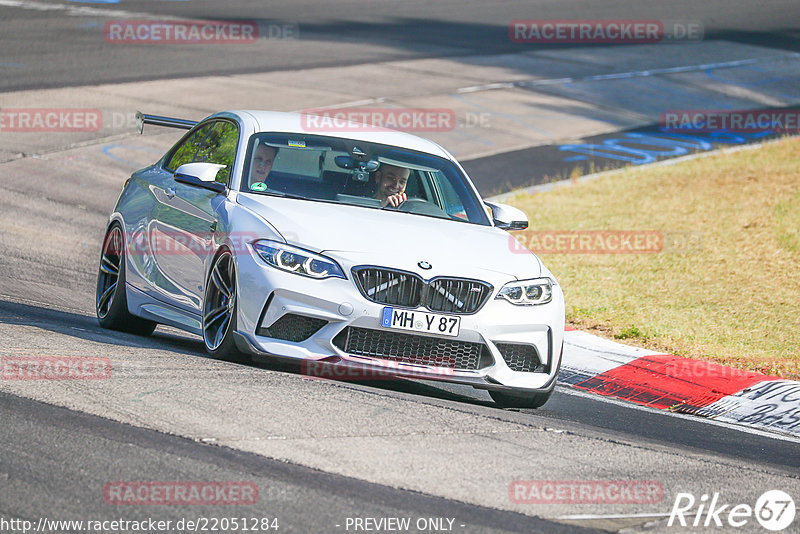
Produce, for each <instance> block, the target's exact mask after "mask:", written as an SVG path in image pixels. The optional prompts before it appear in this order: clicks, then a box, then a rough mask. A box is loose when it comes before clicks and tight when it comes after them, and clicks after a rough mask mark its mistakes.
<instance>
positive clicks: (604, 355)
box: [558, 330, 800, 437]
mask: <svg viewBox="0 0 800 534" xmlns="http://www.w3.org/2000/svg"><path fill="white" fill-rule="evenodd" d="M564 344H565V347H564V356H563V360H562V363H561V373H560V375H559V378H558V381H559V383H561V384H565V385H568V386H571V387H574V388H577V389H581V390H584V391H586V392H589V393H594V394H598V395H603V396H610V397H614V398H617V399H621V400H625V401H629V402H633V403H636V404H640V405H642V406H648V407H650V408H657V409H661V410H668V411H671V412H675V413H682V414H688V415H696V416H699V417H706V418H710V419H715V420H717V421H724V422H727V423H733V424H739V425H746V426H750V427H754V428H759V429H762V430H768V431H772V432H779V433H784V434H789V435H793V436H797V437H800V382H798V381H795V380H785V379H782V378H780V377H778V376H767V375H763V374H761V373H755V372H750V371H743V370H741V369H734V368H732V367H726V366H724V365H719V364H715V363H711V362H705V361H700V360H693V359H691V358H683V357H681V356H674V355H670V354H658V353H655V352H652V351H648V350H645V349H640V348H637V347H631V346H628V345H623V344H621V343H616V342H614V341H610V340H607V339H603V338H600V337H598V336H594V335H592V334H589V333H587V332H580V331H576V330H567V331H566V332H565V333H564Z"/></svg>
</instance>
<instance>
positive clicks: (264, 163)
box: [250, 144, 278, 185]
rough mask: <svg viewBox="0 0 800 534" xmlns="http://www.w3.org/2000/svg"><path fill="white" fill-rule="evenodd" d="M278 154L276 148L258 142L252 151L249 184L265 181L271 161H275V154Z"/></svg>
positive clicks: (270, 167) (270, 168)
mask: <svg viewBox="0 0 800 534" xmlns="http://www.w3.org/2000/svg"><path fill="white" fill-rule="evenodd" d="M277 155H278V149H277V148H275V147H272V146H269V145H262V144H259V145H258V146H257V147H256V150H255V152H254V153H253V164H252V166H251V169H252V171H251V172H250V184H251V185H252V184H254V183H257V182H266V181H267V176H268V175H269V172H270V171H271V170H272V163H273V162H274V161H275V156H277Z"/></svg>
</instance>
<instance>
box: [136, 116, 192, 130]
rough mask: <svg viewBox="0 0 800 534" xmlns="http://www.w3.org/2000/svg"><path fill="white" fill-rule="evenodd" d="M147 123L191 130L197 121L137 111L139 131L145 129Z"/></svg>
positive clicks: (137, 127)
mask: <svg viewBox="0 0 800 534" xmlns="http://www.w3.org/2000/svg"><path fill="white" fill-rule="evenodd" d="M145 124H152V125H154V126H166V127H167V128H180V129H182V130H191V129H192V128H193V127H194V125H195V124H197V121H189V120H186V119H174V118H172V117H160V116H158V115H147V114H146V113H142V112H141V111H137V112H136V129H137V130H139V133H142V131H144V125H145Z"/></svg>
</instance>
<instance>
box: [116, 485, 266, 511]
mask: <svg viewBox="0 0 800 534" xmlns="http://www.w3.org/2000/svg"><path fill="white" fill-rule="evenodd" d="M103 498H104V500H105V502H106V504H113V505H176V506H192V505H239V506H241V505H252V504H255V503H257V502H258V485H257V484H255V483H254V482H236V481H234V482H197V481H168V482H149V481H130V482H127V481H119V482H109V483H107V484H106V485H105V486H104V488H103Z"/></svg>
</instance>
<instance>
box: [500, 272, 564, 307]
mask: <svg viewBox="0 0 800 534" xmlns="http://www.w3.org/2000/svg"><path fill="white" fill-rule="evenodd" d="M497 298H499V299H505V300H507V301H508V302H510V303H511V304H516V305H517V306H535V305H537V304H547V303H548V302H550V301H551V300H552V298H553V281H552V280H551V279H549V278H536V279H534V280H520V281H519V282H509V283H507V284H506V285H504V286H503V289H501V290H500V292H499V293H498V294H497Z"/></svg>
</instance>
